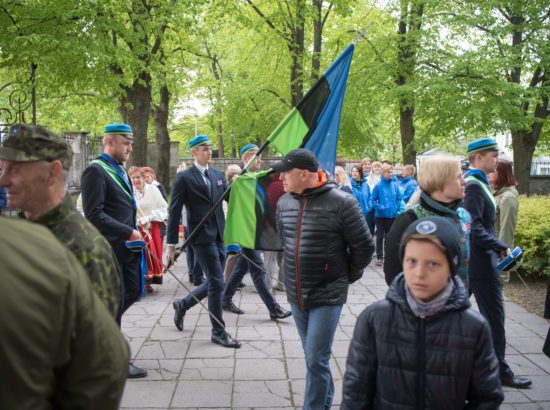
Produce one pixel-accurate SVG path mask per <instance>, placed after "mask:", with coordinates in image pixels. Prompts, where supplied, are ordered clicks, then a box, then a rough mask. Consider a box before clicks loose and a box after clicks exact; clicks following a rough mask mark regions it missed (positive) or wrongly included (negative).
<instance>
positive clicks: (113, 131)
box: [103, 123, 134, 140]
mask: <svg viewBox="0 0 550 410" xmlns="http://www.w3.org/2000/svg"><path fill="white" fill-rule="evenodd" d="M103 133H104V134H106V135H122V136H123V137H125V138H128V139H129V140H133V139H134V135H133V133H132V127H130V126H129V125H128V124H122V123H121V124H109V125H106V126H105V128H104V129H103Z"/></svg>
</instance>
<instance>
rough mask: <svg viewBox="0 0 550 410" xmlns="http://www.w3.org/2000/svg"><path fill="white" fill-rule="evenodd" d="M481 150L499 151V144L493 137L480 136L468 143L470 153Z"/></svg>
mask: <svg viewBox="0 0 550 410" xmlns="http://www.w3.org/2000/svg"><path fill="white" fill-rule="evenodd" d="M479 151H498V144H497V142H496V141H495V140H494V139H493V138H478V139H477V140H474V141H472V142H470V143H469V144H468V148H467V151H466V152H467V153H468V155H470V154H473V153H475V152H479Z"/></svg>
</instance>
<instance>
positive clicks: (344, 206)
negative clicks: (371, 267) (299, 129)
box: [273, 148, 374, 410]
mask: <svg viewBox="0 0 550 410" xmlns="http://www.w3.org/2000/svg"><path fill="white" fill-rule="evenodd" d="M318 167H319V165H318V162H317V160H316V158H315V156H314V155H313V153H312V152H310V151H308V150H306V149H303V148H299V149H296V150H294V151H291V152H289V153H288V154H287V155H286V156H285V157H284V158H283V160H282V161H280V162H278V163H277V164H275V166H274V167H273V169H274V170H275V171H278V172H281V176H280V179H281V180H282V181H283V186H284V189H285V192H287V194H286V195H284V196H283V197H281V199H280V200H279V202H278V204H277V224H278V230H279V234H280V235H281V236H282V240H283V251H284V272H285V285H286V292H287V299H288V302H289V303H290V306H291V307H292V316H293V317H294V321H295V322H296V327H297V329H298V333H299V335H300V339H301V340H302V346H303V349H304V353H305V359H306V366H307V374H306V391H305V394H304V407H303V408H304V409H313V410H318V409H330V407H331V404H332V398H333V396H334V383H333V381H332V375H331V372H330V366H329V359H330V354H331V348H332V341H333V339H334V333H335V331H336V327H337V325H338V320H339V318H340V312H341V310H342V305H343V304H344V303H345V302H346V299H347V293H348V286H349V284H350V283H353V282H355V281H356V280H358V279H359V278H360V277H361V276H362V274H363V269H364V268H365V266H367V265H368V263H369V262H370V260H371V258H372V254H373V252H374V243H373V241H372V237H371V235H370V232H369V230H368V228H367V224H366V222H365V218H364V216H363V213H362V211H361V208H360V207H359V204H358V203H357V200H356V199H355V198H354V197H353V196H352V195H350V194H347V193H345V192H343V191H340V190H338V189H337V187H336V185H335V184H333V183H328V178H327V175H326V173H325V172H323V171H319V170H318Z"/></svg>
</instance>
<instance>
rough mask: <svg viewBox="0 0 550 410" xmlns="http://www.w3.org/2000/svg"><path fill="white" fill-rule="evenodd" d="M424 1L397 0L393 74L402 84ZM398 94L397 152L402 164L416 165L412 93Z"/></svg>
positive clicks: (410, 71)
mask: <svg viewBox="0 0 550 410" xmlns="http://www.w3.org/2000/svg"><path fill="white" fill-rule="evenodd" d="M423 14H424V2H423V1H422V0H417V1H408V0H401V16H400V19H399V25H398V28H397V34H398V36H399V38H398V43H397V64H398V66H397V77H396V80H395V83H396V84H397V86H399V87H402V86H404V85H407V84H409V83H410V81H411V80H412V77H413V75H414V70H415V67H416V53H417V49H418V41H419V40H418V38H417V37H418V34H417V33H412V34H411V32H414V31H419V30H420V27H421V26H422V15H423ZM400 94H401V95H400V97H399V130H400V134H401V152H402V157H403V164H413V165H416V149H415V147H414V133H415V128H414V105H415V102H414V92H413V91H400Z"/></svg>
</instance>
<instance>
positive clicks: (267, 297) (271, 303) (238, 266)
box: [223, 248, 277, 312]
mask: <svg viewBox="0 0 550 410" xmlns="http://www.w3.org/2000/svg"><path fill="white" fill-rule="evenodd" d="M242 253H243V254H244V255H245V256H246V257H247V258H248V259H250V260H251V261H253V262H254V264H252V263H250V262H248V260H246V258H244V257H243V256H242V255H239V256H238V257H237V262H235V266H234V267H233V271H232V272H231V275H230V276H229V280H228V281H227V286H226V287H225V292H224V295H223V300H224V302H229V301H230V300H231V298H232V297H233V295H235V292H236V291H237V288H238V287H239V283H241V281H242V280H243V277H244V275H246V273H247V272H248V271H249V270H250V276H252V280H253V281H254V286H255V287H256V290H257V291H258V295H260V298H261V299H262V301H263V302H264V304H265V305H266V306H267V309H268V310H269V311H270V312H273V311H274V310H275V308H276V307H277V301H276V300H275V298H274V297H273V295H272V294H271V292H269V288H268V287H267V286H266V281H265V276H266V272H265V267H264V261H263V260H262V256H261V255H260V252H259V251H255V250H253V249H247V248H243V249H242ZM255 264H256V265H258V266H256V265H255Z"/></svg>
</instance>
